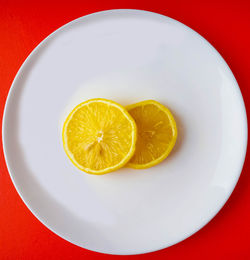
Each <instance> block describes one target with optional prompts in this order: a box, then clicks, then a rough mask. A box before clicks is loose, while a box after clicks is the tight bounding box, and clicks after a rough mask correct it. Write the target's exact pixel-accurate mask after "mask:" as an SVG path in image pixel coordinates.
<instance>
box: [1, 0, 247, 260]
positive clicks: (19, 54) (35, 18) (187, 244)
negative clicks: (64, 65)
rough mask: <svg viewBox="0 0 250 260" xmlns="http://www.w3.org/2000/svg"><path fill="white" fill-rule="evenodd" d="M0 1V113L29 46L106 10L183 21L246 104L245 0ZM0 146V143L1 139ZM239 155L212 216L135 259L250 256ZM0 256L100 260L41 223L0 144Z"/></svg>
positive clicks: (5, 257) (241, 257)
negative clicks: (221, 62) (220, 61)
mask: <svg viewBox="0 0 250 260" xmlns="http://www.w3.org/2000/svg"><path fill="white" fill-rule="evenodd" d="M51 2H52V3H49V1H46V0H44V1H42V0H37V1H32V2H28V1H15V0H13V1H11V2H9V1H4V0H0V114H1V120H2V112H3V109H4V104H5V100H6V97H7V94H8V91H9V88H10V86H11V83H12V81H13V79H14V77H15V74H16V73H17V71H18V69H19V67H20V66H21V64H22V63H23V62H24V60H25V59H26V58H27V56H28V55H29V53H30V52H31V51H32V50H33V48H34V47H35V46H36V45H37V44H38V43H39V42H40V41H42V40H43V39H44V38H45V37H46V36H47V35H49V34H50V33H51V32H53V31H54V30H55V29H57V28H58V27H60V26H62V25H63V24H65V23H67V22H69V21H71V20H72V19H75V18H78V17H80V16H83V15H86V14H89V13H92V12H96V11H100V10H106V9H115V8H135V9H144V10H149V11H153V12H158V13H161V14H164V15H167V16H169V17H172V18H174V19H177V20H178V21H180V22H182V23H184V24H186V25H188V26H190V27H191V28H193V29H194V30H196V31H197V32H198V33H200V34H201V35H202V36H204V37H205V38H206V39H207V40H208V41H209V42H210V43H211V44H212V45H213V46H214V47H215V48H216V49H217V50H218V51H219V52H220V53H221V54H222V56H223V57H224V58H225V60H226V61H227V63H228V64H229V66H230V67H231V69H232V71H233V73H234V75H235V77H236V79H237V81H238V83H239V85H240V88H241V91H242V94H243V97H244V100H245V104H246V108H247V111H248V110H249V109H250V101H249V97H250V91H249V87H250V51H249V47H250V37H249V33H250V1H247V0H246V1H244V0H234V1H230V0H227V1H226V0H222V1H214V0H203V1H200V0H198V1H196V0H190V1H183V0H177V1H174V0H171V1H169V0H165V1H162V2H160V1H158V0H154V1H146V0H144V1H136V0H133V1H132V0H127V1H126V2H125V1H120V0H116V1H109V0H106V1H92V2H90V1H89V2H87V1H83V0H82V1H75V0H70V1H65V0H61V1H54V3H53V1H51ZM1 140H2V138H1ZM1 147H2V145H1ZM249 163H250V162H249V156H247V157H246V161H245V165H244V168H243V172H242V174H241V177H240V180H239V182H238V184H237V186H236V188H235V190H234V192H233V194H232V196H231V197H230V199H229V201H228V202H227V203H226V205H225V206H224V208H223V209H222V210H221V211H220V212H219V214H218V215H217V216H216V217H215V218H214V219H213V220H212V221H211V222H210V223H209V224H208V225H207V226H206V227H204V228H203V229H202V230H201V231H199V232H198V233H196V234H195V235H193V236H192V237H190V238H188V239H186V240H185V241H183V242H181V243H179V244H177V245H175V246H172V247H170V248H167V249H164V250H161V251H157V252H154V253H150V254H145V255H138V256H131V257H130V258H138V259H153V258H162V259H163V258H165V259H250V175H249V174H248V171H249V166H250V164H249ZM0 167H1V168H0V169H1V172H0V259H20V260H21V259H93V258H98V259H108V258H122V257H121V256H110V255H104V254H99V253H94V252H91V251H88V250H85V249H82V248H80V247H77V246H75V245H72V244H70V243H68V242H66V241H64V240H63V239H61V238H60V237H58V236H57V235H55V234H53V233H52V232H51V231H49V230H48V229H47V228H46V227H44V226H43V225H42V224H41V223H40V222H39V221H38V220H37V219H36V218H35V217H34V216H33V215H32V213H31V212H30V211H29V210H28V208H27V207H26V206H25V205H24V203H23V202H22V200H21V199H20V197H19V196H18V194H17V192H16V190H15V188H14V186H13V184H12V183H11V180H10V177H9V174H8V171H7V169H6V165H5V161H4V156H3V152H2V148H1V150H0Z"/></svg>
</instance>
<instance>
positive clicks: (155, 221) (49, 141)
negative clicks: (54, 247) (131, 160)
mask: <svg viewBox="0 0 250 260" xmlns="http://www.w3.org/2000/svg"><path fill="white" fill-rule="evenodd" d="M94 97H103V98H109V99H113V100H116V101H118V102H120V103H121V104H124V105H127V104H130V103H133V102H137V101H141V100H145V99H155V100H158V101H160V102H162V103H163V104H165V105H167V106H168V107H169V108H170V109H171V110H172V111H173V114H174V116H175V118H176V120H177V126H178V130H179V136H178V141H177V145H176V147H175V149H174V151H173V152H172V153H171V155H170V156H169V158H167V160H165V161H164V162H163V163H161V164H160V165H158V166H156V167H153V168H151V169H147V170H132V169H122V170H119V171H117V172H113V173H111V174H107V175H103V176H92V175H88V174H85V173H83V172H81V171H80V170H78V169H77V168H75V167H74V166H73V165H72V164H71V162H70V161H69V159H68V158H67V156H66V155H65V153H64V151H63V148H62V140H61V130H62V129H61V128H62V122H63V120H64V119H65V116H66V115H67V114H68V112H69V111H70V110H71V109H72V108H73V107H74V106H75V105H76V104H78V103H80V102H82V101H83V100H87V99H89V98H94ZM246 144H247V119H246V112H245V107H244V103H243V99H242V96H241V93H240V90H239V87H238V85H237V82H236V80H235V78H234V76H233V74H232V72H231V71H230V69H229V67H228V66H227V64H226V63H225V61H224V60H223V59H222V57H221V56H220V55H219V53H218V52H217V51H216V50H215V49H214V48H213V47H212V46H211V45H210V44H209V43H208V42H207V41H206V40H205V39H204V38H202V37H201V36H200V35H199V34H197V33H196V32H194V31H193V30H191V29H190V28H188V27H186V26H185V25H183V24H181V23H179V22H177V21H175V20H173V19H170V18H167V17H165V16H162V15H158V14H155V13H150V12H145V11H137V10H111V11H105V12H99V13H95V14H92V15H88V16H85V17H82V18H79V19H77V20H75V21H73V22H71V23H69V24H67V25H65V26H63V27H62V28H60V29H59V30H57V31H56V32H54V33H52V34H51V35H50V36H49V37H48V38H46V39H45V40H44V41H43V42H42V43H41V44H40V45H39V46H38V47H37V48H36V49H35V50H34V51H33V52H32V53H31V55H30V56H29V57H28V58H27V60H26V61H25V62H24V64H23V66H22V67H21V69H20V70H19V72H18V74H17V76H16V78H15V80H14V82H13V84H12V87H11V90H10V93H9V96H8V100H7V103H6V107H5V113H4V119H3V146H4V153H5V158H6V162H7V165H8V169H9V172H10V175H11V178H12V180H13V182H14V184H15V187H16V189H17V191H18V192H19V194H20V196H21V197H22V199H23V201H24V202H25V203H26V205H27V206H28V207H29V209H30V210H31V211H32V212H33V214H34V215H35V216H36V217H37V218H38V219H39V220H40V221H41V222H42V223H43V224H44V225H45V226H47V227H48V228H49V229H51V230H52V231H54V232H55V233H56V234H58V235H59V236H61V237H63V238H64V239H66V240H68V241H70V242H72V243H74V244H76V245H79V246H81V247H84V248H87V249H90V250H94V251H98V252H104V253H111V254H138V253H145V252H150V251H154V250H157V249H161V248H164V247H168V246H171V245H173V244H175V243H177V242H179V241H181V240H183V239H185V238H187V237H189V236H190V235H192V234H193V233H195V232H196V231H198V230H199V229H200V228H202V227H203V226H204V225H206V224H207V223H208V222H209V221H210V220H211V219H212V218H213V217H214V216H215V214H216V213H217V212H218V211H219V210H220V208H221V207H222V206H223V205H224V203H225V202H226V200H227V199H228V197H229V196H230V194H231V192H232V191H233V189H234V186H235V184H236V182H237V180H238V178H239V176H240V172H241V169H242V165H243V162H244V157H245V152H246Z"/></svg>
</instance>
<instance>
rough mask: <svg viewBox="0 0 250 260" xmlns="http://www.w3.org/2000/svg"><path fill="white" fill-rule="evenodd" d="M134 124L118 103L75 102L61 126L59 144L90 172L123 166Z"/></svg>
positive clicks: (133, 139) (131, 147) (132, 144)
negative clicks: (61, 131)
mask: <svg viewBox="0 0 250 260" xmlns="http://www.w3.org/2000/svg"><path fill="white" fill-rule="evenodd" d="M136 136H137V128H136V124H135V122H134V120H133V118H132V117H131V116H130V114H129V113H128V112H127V110H126V109H125V108H124V107H122V106H121V105H119V104H117V103H115V102H113V101H110V100H105V99H91V100H88V101H86V102H83V103H81V104H79V105H78V106H76V107H75V108H74V109H73V111H72V112H71V113H70V114H69V116H68V117H67V119H66V121H65V123H64V126H63V133H62V137H63V146H64V149H65V152H66V154H67V155H68V157H69V159H70V160H71V161H72V163H73V164H74V165H75V166H76V167H78V168H79V169H80V170H82V171H85V172H87V173H91V174H97V175H99V174H104V173H108V172H111V171H114V170H117V169H119V168H121V167H122V166H124V165H125V164H126V163H127V162H128V161H129V160H130V159H131V157H132V156H133V154H134V151H135V143H136Z"/></svg>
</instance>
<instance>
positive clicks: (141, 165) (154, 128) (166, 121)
mask: <svg viewBox="0 0 250 260" xmlns="http://www.w3.org/2000/svg"><path fill="white" fill-rule="evenodd" d="M126 108H127V110H128V111H129V113H130V115H131V116H132V117H133V118H134V120H135V122H136V125H137V132H138V136H137V143H136V150H135V154H134V156H133V157H132V159H131V160H130V162H129V163H128V165H127V166H129V167H132V168H136V169H145V168H149V167H151V166H154V165H156V164H158V163H160V162H161V161H163V160H164V159H165V158H166V157H167V156H168V155H169V153H170V152H171V150H172V149H173V147H174V145H175V142H176V138H177V128H176V123H175V120H174V117H173V115H172V114H171V112H170V111H169V110H168V109H167V108H166V107H165V106H163V105H162V104H160V103H159V102H156V101H154V100H146V101H143V102H139V103H136V104H132V105H129V106H127V107H126Z"/></svg>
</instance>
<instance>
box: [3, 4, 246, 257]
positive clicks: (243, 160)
mask: <svg viewBox="0 0 250 260" xmlns="http://www.w3.org/2000/svg"><path fill="white" fill-rule="evenodd" d="M115 12H124V13H126V12H130V13H145V14H149V15H155V16H161V17H162V18H165V19H169V20H172V21H173V22H175V23H177V24H180V25H182V26H183V27H184V28H185V29H186V30H189V31H191V32H192V33H194V34H195V35H197V36H198V37H199V38H200V39H201V40H203V41H204V42H205V43H206V45H207V46H208V47H210V48H212V50H213V52H215V53H216V54H217V55H218V56H219V57H220V58H221V61H222V62H223V64H224V65H225V66H226V68H227V69H228V71H229V72H230V73H231V74H232V80H233V81H234V85H235V87H236V89H237V92H238V95H239V97H240V98H241V107H242V116H243V117H242V118H243V121H244V122H243V124H244V130H243V132H244V134H243V135H242V139H244V144H243V146H244V147H243V151H242V154H241V159H240V160H239V163H240V165H241V167H240V168H239V170H238V174H237V175H235V176H234V180H233V181H232V186H231V188H230V192H229V193H228V195H227V196H225V198H224V201H223V202H222V203H221V206H220V207H219V209H218V210H217V211H215V212H213V214H212V215H211V217H210V218H207V219H206V221H204V223H203V224H202V225H200V226H198V227H197V228H196V229H195V230H194V231H193V232H191V233H189V234H185V235H183V237H182V239H181V240H178V241H177V242H172V243H163V244H164V246H160V247H158V248H155V249H153V250H151V249H149V250H143V251H141V252H133V253H130V252H126V253H124V252H123V253H114V252H111V251H112V250H105V251H101V250H100V251H99V250H93V249H89V248H87V247H83V246H81V245H79V244H76V243H75V242H73V241H70V240H69V239H68V238H66V237H65V236H64V235H62V234H60V232H58V231H55V230H54V228H53V227H51V226H50V225H48V224H47V223H46V221H45V220H44V219H42V217H40V216H39V214H38V213H37V212H35V210H33V209H32V208H31V207H30V206H29V203H28V202H27V201H26V199H25V198H24V196H23V195H22V193H21V191H20V189H19V188H18V185H17V184H16V183H15V181H14V175H13V174H12V173H11V172H12V170H11V167H10V164H9V161H8V160H9V159H8V156H7V148H6V139H7V138H6V131H7V129H6V120H7V110H8V109H10V108H9V107H10V106H9V102H10V99H11V97H12V96H13V92H14V90H15V88H16V87H15V86H16V84H15V83H16V81H17V79H18V78H19V75H20V74H21V73H22V70H23V67H24V66H25V64H26V63H28V62H29V60H30V59H31V57H32V56H33V55H34V54H35V53H36V52H37V51H39V49H40V47H41V46H42V45H43V44H44V43H45V42H46V41H47V40H49V39H50V38H52V37H54V35H55V34H56V33H58V32H60V31H61V30H64V28H65V27H67V26H70V25H72V24H74V23H77V22H79V21H80V20H84V19H85V18H87V17H89V16H95V15H99V14H104V13H108V14H110V13H115ZM247 144H248V120H247V114H246V107H245V103H244V98H243V95H242V92H241V89H240V87H239V85H238V82H237V80H236V78H235V76H234V74H233V72H232V70H231V69H230V67H229V65H228V64H227V63H226V61H225V59H224V58H223V56H222V55H221V54H220V53H219V51H218V50H216V48H215V47H213V45H212V44H211V43H209V41H208V40H206V39H205V38H204V37H203V36H202V35H201V34H199V33H198V32H196V31H195V30H194V29H192V28H190V27H189V26H187V25H185V24H184V23H182V22H179V21H178V20H175V19H173V18H171V17H169V16H167V15H163V14H160V13H156V12H152V11H148V10H143V9H106V10H103V11H97V12H93V13H90V14H87V15H83V16H81V17H78V18H76V19H74V20H71V21H70V22H68V23H66V24H64V25H62V26H60V27H59V28H57V29H55V30H54V31H53V32H51V33H50V34H49V35H48V36H46V37H45V38H44V39H43V40H42V41H41V42H40V43H39V44H38V45H37V46H36V47H35V48H34V49H33V50H32V51H31V52H30V53H29V55H28V56H27V57H26V59H25V60H24V62H23V63H22V65H21V66H20V68H19V69H18V72H17V73H16V75H15V77H14V80H13V81H12V83H11V86H10V89H9V91H8V94H7V98H6V100H5V104H4V111H3V117H2V147H3V155H4V159H5V163H6V166H7V170H8V173H9V176H10V178H11V181H12V183H13V185H14V187H15V189H16V191H17V193H18V195H19V196H20V198H21V199H22V201H23V203H24V204H25V206H26V207H27V208H28V209H29V211H30V212H31V213H32V214H33V215H34V216H35V217H36V218H37V219H38V220H39V221H40V222H41V223H42V224H43V225H44V226H45V227H46V228H48V229H49V230H50V231H52V232H53V233H55V234H56V235H57V236H59V237H61V238H63V239H64V240H66V241H68V242H70V243H71V244H74V245H77V246H79V247H81V248H83V249H85V250H89V251H93V252H98V253H103V254H109V255H139V254H146V253H150V252H155V251H158V250H162V249H165V248H168V247H170V246H173V245H175V244H178V243H180V242H182V241H184V240H186V239H187V238H189V237H191V236H192V235H193V234H195V233H196V232H198V231H200V230H201V229H202V228H203V227H205V226H206V225H207V224H208V223H209V222H210V221H211V220H212V219H213V218H214V217H215V216H216V215H217V214H218V213H219V212H220V211H221V209H222V208H223V207H224V205H225V204H226V202H227V201H228V199H229V198H230V196H231V195H232V192H233V191H234V189H235V187H236V185H237V183H238V180H239V178H240V176H241V173H242V169H243V166H244V162H245V157H246V152H247Z"/></svg>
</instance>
